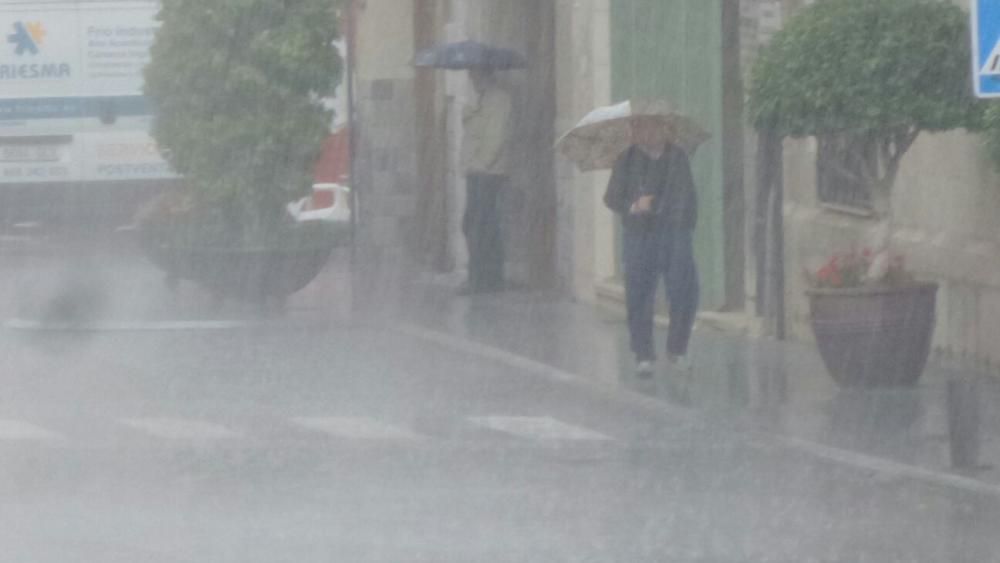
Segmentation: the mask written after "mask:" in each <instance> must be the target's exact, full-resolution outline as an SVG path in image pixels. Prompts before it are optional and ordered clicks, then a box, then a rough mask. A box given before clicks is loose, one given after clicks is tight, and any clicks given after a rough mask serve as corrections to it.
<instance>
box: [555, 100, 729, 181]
mask: <svg viewBox="0 0 1000 563" xmlns="http://www.w3.org/2000/svg"><path fill="white" fill-rule="evenodd" d="M636 118H644V119H652V120H654V121H656V122H658V123H660V124H661V126H662V127H663V128H664V132H665V133H666V138H667V140H669V141H670V142H671V143H673V144H675V145H677V146H679V147H681V148H682V149H684V150H685V151H686V152H687V153H688V154H689V155H690V154H694V151H695V150H696V149H697V148H698V147H699V146H701V144H702V143H704V142H705V141H707V140H708V139H709V138H710V137H711V136H710V135H709V134H708V133H707V132H706V131H705V130H704V129H702V127H701V126H700V125H698V124H697V123H695V121H694V120H692V119H691V118H689V117H687V116H685V115H683V114H681V113H680V112H678V111H676V110H674V108H673V106H672V104H670V102H668V101H666V100H648V101H646V100H629V101H626V102H622V103H620V104H615V105H612V106H605V107H600V108H597V109H595V110H593V111H591V112H590V113H589V114H587V116H586V117H584V118H583V119H582V120H581V121H580V123H578V124H577V125H576V127H574V128H573V129H571V130H570V131H569V132H568V133H566V134H565V135H563V136H562V138H560V139H559V141H558V142H557V143H556V146H557V147H558V148H559V150H560V151H562V153H563V154H564V155H565V156H566V157H567V158H569V159H570V160H572V161H573V162H575V163H576V165H577V166H578V167H579V168H580V170H581V171H583V172H589V171H591V170H602V169H607V168H611V167H612V166H614V164H615V161H616V160H618V157H619V156H620V155H621V154H622V153H623V152H624V151H625V149H627V148H628V147H629V146H630V145H631V144H632V128H631V122H632V120H633V119H636Z"/></svg>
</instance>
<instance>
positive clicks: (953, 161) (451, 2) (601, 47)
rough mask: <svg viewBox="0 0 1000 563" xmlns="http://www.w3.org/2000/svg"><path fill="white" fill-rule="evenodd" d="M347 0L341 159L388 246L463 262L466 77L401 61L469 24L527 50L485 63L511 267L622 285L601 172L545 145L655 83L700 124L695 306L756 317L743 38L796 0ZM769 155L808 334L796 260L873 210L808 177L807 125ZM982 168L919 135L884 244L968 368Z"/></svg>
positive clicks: (870, 222) (986, 227)
mask: <svg viewBox="0 0 1000 563" xmlns="http://www.w3.org/2000/svg"><path fill="white" fill-rule="evenodd" d="M956 1H960V2H963V3H964V2H965V1H966V0H956ZM356 2H358V3H359V4H360V5H361V8H360V9H359V11H358V26H357V27H358V39H357V40H358V46H357V56H358V61H357V67H356V72H357V77H358V80H357V88H356V91H357V95H356V98H357V104H356V105H357V115H358V118H359V121H360V124H361V125H360V128H359V129H360V133H359V137H360V138H361V140H360V141H359V143H358V145H359V148H360V151H359V155H358V160H359V161H360V163H361V164H362V168H363V169H364V170H367V172H364V173H362V174H361V176H362V177H361V178H359V181H360V182H361V183H362V184H363V185H362V186H361V189H362V190H363V192H362V193H364V194H365V198H364V202H365V203H364V205H365V206H367V208H368V210H369V215H370V221H371V225H370V227H372V228H371V229H370V230H371V231H372V232H374V233H377V234H378V238H380V239H384V241H386V245H387V246H388V241H391V240H396V241H402V243H403V245H404V246H406V245H409V246H408V248H409V250H408V251H407V253H406V254H407V255H408V256H410V257H411V258H416V260H417V262H419V263H420V264H421V265H423V266H424V267H426V268H429V269H432V270H436V271H460V270H461V269H462V267H463V263H464V248H463V244H462V238H461V235H460V232H459V228H458V226H459V217H460V213H461V209H462V205H463V193H464V185H463V178H462V174H461V171H460V170H459V163H458V153H459V148H460V146H461V137H462V131H461V120H460V111H461V106H462V104H463V103H465V101H466V100H467V99H468V96H469V86H468V83H467V80H466V78H465V76H464V75H463V74H462V73H452V72H440V71H433V70H422V69H421V70H417V69H414V68H412V66H411V65H410V61H411V60H412V57H413V54H414V52H415V51H416V50H418V49H420V48H423V47H427V46H430V45H432V44H435V43H438V42H442V41H454V40H461V39H466V38H471V39H477V40H481V41H484V42H488V43H492V44H496V45H500V46H505V47H511V48H514V49H518V50H520V51H521V52H523V53H525V55H526V56H527V57H528V58H529V60H530V61H531V64H530V65H529V67H528V68H527V69H525V70H520V71H514V72H510V73H505V75H504V79H503V85H504V87H505V88H507V89H509V91H510V92H511V94H512V96H513V98H514V101H515V105H516V107H517V108H518V110H517V112H516V114H517V115H516V117H515V120H516V124H515V126H514V130H515V133H514V137H515V143H514V150H515V160H516V161H517V162H518V163H519V171H518V173H517V174H515V176H514V177H513V178H512V182H511V184H512V185H511V189H510V191H509V193H508V196H507V198H506V203H505V217H506V219H505V222H506V227H507V228H506V232H507V233H508V246H509V248H510V249H511V256H510V269H511V272H512V276H513V277H514V278H515V280H516V281H519V282H522V283H524V284H525V285H527V286H528V287H553V286H555V287H560V288H562V289H564V290H566V291H567V292H570V293H572V295H573V296H574V297H576V298H578V299H581V300H583V301H588V302H597V301H616V300H620V299H621V296H622V293H623V291H622V284H621V279H620V267H619V265H618V264H619V250H618V248H617V247H618V243H617V241H618V233H617V225H616V220H615V218H614V217H613V216H612V214H611V213H610V212H609V211H607V210H606V209H605V208H604V206H603V204H602V203H601V198H602V196H603V192H604V188H605V186H606V183H607V180H608V173H607V172H596V173H587V174H582V173H580V172H578V171H577V170H576V169H575V167H574V166H573V164H572V163H570V162H567V161H566V160H565V159H563V158H561V157H560V156H559V155H558V154H557V153H556V151H555V150H554V149H553V143H554V141H555V139H557V138H558V136H559V135H560V134H562V133H563V132H565V131H567V130H569V129H570V128H571V127H572V126H573V125H574V124H575V123H576V122H577V121H578V120H579V119H580V118H582V117H583V116H584V115H585V114H586V113H587V112H588V111H589V110H591V109H593V108H594V107H597V106H602V105H607V104H610V103H614V102H618V101H622V100H625V99H629V98H633V97H640V98H656V97H664V98H667V99H669V100H670V101H671V102H673V103H674V105H676V106H678V107H679V108H680V109H681V110H682V111H684V112H686V113H688V114H690V115H691V116H693V117H694V118H695V119H697V120H698V121H699V122H700V123H702V125H703V126H704V127H705V128H706V129H707V130H708V131H709V132H710V133H711V134H712V138H711V140H710V141H709V142H708V143H706V144H705V145H704V146H703V147H702V148H700V149H699V150H698V152H697V153H696V154H695V155H694V157H693V159H692V165H693V168H694V172H695V176H696V182H697V184H698V189H699V200H700V207H701V221H700V224H699V227H698V231H697V234H696V252H697V258H698V262H699V266H700V269H701V273H702V280H703V285H704V289H705V291H704V302H703V309H704V310H705V311H706V313H708V315H707V316H709V317H711V315H712V314H713V313H724V316H726V317H727V319H729V320H734V321H735V322H737V324H741V325H744V326H754V325H755V319H756V318H757V315H758V313H759V312H760V310H761V309H760V307H759V304H760V302H761V299H762V297H763V296H762V295H761V290H760V289H758V287H759V286H760V284H759V283H758V281H759V280H761V279H762V272H761V269H762V268H763V267H765V265H764V264H763V263H762V262H760V261H759V260H758V256H759V255H760V252H759V251H760V249H761V247H762V245H764V244H767V241H765V240H762V235H761V231H760V228H759V227H760V218H762V217H763V216H764V214H765V211H766V210H765V209H763V206H764V205H765V203H766V202H764V201H758V200H759V199H760V198H759V197H758V196H759V190H758V189H757V186H756V183H757V182H756V177H757V171H758V166H757V160H758V154H757V140H756V135H755V132H754V131H753V130H752V129H751V128H750V127H748V126H747V125H746V123H747V120H746V118H745V115H744V109H743V106H744V98H745V91H746V90H745V88H744V83H745V80H746V76H747V75H748V71H749V69H750V68H752V65H753V62H754V60H755V58H756V56H757V53H758V51H759V49H760V48H761V46H763V45H765V44H766V43H767V41H768V40H769V39H770V37H771V36H772V35H773V34H774V33H775V32H776V31H777V30H779V29H780V27H781V25H782V24H783V22H785V21H787V19H788V18H789V17H792V16H793V15H794V13H795V11H796V10H798V9H801V8H802V7H803V6H804V5H806V4H809V3H811V2H810V1H809V0H629V1H628V2H624V1H618V0H408V1H406V2H399V1H396V0H356ZM783 153H784V154H783V157H784V158H783V162H784V165H783V168H784V176H783V185H784V202H783V206H782V209H781V216H782V218H783V224H784V225H783V229H782V231H781V232H780V233H779V235H780V237H779V239H780V240H779V242H780V244H779V245H778V247H779V249H781V250H782V257H783V260H780V261H779V262H778V263H779V264H781V265H782V266H783V267H782V269H781V274H782V277H783V282H784V283H783V286H784V290H783V291H782V292H781V295H782V301H783V303H782V304H783V307H781V308H780V311H781V312H782V320H783V321H784V324H785V325H786V326H787V327H788V333H789V334H790V335H791V336H793V337H795V338H801V339H809V338H811V334H810V331H809V327H808V303H807V301H806V298H805V293H804V291H805V289H806V287H805V279H804V276H803V272H804V271H805V270H806V269H807V268H810V267H812V265H813V264H814V262H815V261H816V260H818V259H820V258H822V257H823V256H825V255H827V254H829V253H830V252H834V251H837V250H839V249H846V248H850V247H851V246H852V245H859V244H863V242H864V240H865V238H866V236H867V234H868V232H869V231H870V230H871V228H872V227H873V226H874V225H875V220H874V219H873V217H872V216H871V215H870V214H869V213H867V212H866V211H865V210H864V209H863V208H859V207H858V206H857V205H854V206H853V207H852V205H851V203H852V202H853V201H854V200H851V199H850V198H848V197H846V196H845V194H843V193H839V194H838V192H837V189H834V190H833V191H831V189H830V188H829V187H824V186H822V185H820V184H822V182H818V181H817V178H818V174H817V150H816V143H815V142H814V141H811V140H789V141H786V142H785V146H784V150H783ZM998 180H1000V178H998V177H997V175H996V174H995V173H994V172H993V170H992V167H991V165H990V163H988V162H987V161H986V159H985V157H984V156H983V154H982V150H981V149H980V147H979V140H978V139H977V138H976V137H974V136H972V135H969V134H966V133H963V132H953V133H947V134H941V135H924V136H922V137H921V138H920V139H919V140H918V142H917V143H916V145H915V146H914V147H913V148H912V149H911V152H910V153H909V154H908V156H907V157H906V159H905V160H904V164H903V170H902V172H901V174H900V177H899V181H898V185H897V188H898V189H897V190H896V192H895V194H894V197H895V199H896V201H895V209H897V210H898V215H897V216H898V220H899V224H900V226H901V227H902V228H901V229H900V230H899V232H898V234H897V239H898V240H897V244H898V247H899V248H900V249H901V250H902V251H903V252H905V253H906V255H907V256H908V258H909V262H910V265H911V267H912V268H913V269H914V270H915V271H916V272H917V273H918V274H919V275H920V276H921V277H925V278H929V279H933V280H936V281H939V282H941V283H942V291H941V294H940V297H939V312H938V317H939V322H938V331H937V334H936V337H935V343H936V348H937V350H938V351H939V352H941V353H947V354H955V355H958V356H963V357H966V358H968V359H973V360H976V361H979V362H981V363H983V364H984V365H990V364H991V363H992V364H993V365H996V364H1000V346H995V345H994V343H995V342H997V340H996V336H995V335H996V334H1000V260H997V259H996V257H997V256H998V255H1000V224H998V223H997V222H995V221H994V220H993V218H994V217H996V216H997V215H998V212H1000V181H998ZM847 195H850V194H847ZM845 202H846V203H847V204H846V205H845ZM854 203H856V202H854Z"/></svg>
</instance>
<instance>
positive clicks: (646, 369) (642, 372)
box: [635, 361, 654, 378]
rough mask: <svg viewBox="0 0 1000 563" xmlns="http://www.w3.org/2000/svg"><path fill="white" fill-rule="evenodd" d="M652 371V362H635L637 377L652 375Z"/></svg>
mask: <svg viewBox="0 0 1000 563" xmlns="http://www.w3.org/2000/svg"><path fill="white" fill-rule="evenodd" d="M653 371H654V366H653V362H649V361H642V362H639V363H638V364H636V366H635V374H636V375H637V376H639V377H643V378H645V377H652V376H653Z"/></svg>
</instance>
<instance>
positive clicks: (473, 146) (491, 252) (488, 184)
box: [462, 68, 511, 293]
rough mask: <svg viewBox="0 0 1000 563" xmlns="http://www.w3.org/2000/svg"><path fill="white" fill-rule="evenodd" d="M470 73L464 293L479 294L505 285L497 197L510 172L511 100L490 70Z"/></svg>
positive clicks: (465, 122) (464, 152) (465, 156)
mask: <svg viewBox="0 0 1000 563" xmlns="http://www.w3.org/2000/svg"><path fill="white" fill-rule="evenodd" d="M469 78H470V80H471V81H472V87H473V90H474V91H475V94H476V101H475V103H473V104H471V105H469V106H467V107H466V108H465V112H464V115H463V121H462V123H463V125H464V131H465V136H464V139H463V143H462V149H463V150H462V155H463V158H462V162H463V165H464V168H465V182H466V188H465V189H466V198H465V214H464V216H463V218H462V233H463V234H464V235H465V241H466V245H467V247H468V250H469V279H468V281H467V282H466V285H465V286H464V287H463V292H465V293H481V292H490V291H499V290H501V289H503V285H504V246H503V234H502V232H501V229H500V209H499V201H500V196H501V193H502V192H503V190H504V187H505V186H506V185H507V177H508V175H509V169H508V167H509V166H510V162H509V156H508V142H509V136H510V134H509V132H510V116H511V99H510V95H509V94H507V92H505V91H504V90H503V89H502V88H500V87H499V85H498V83H497V79H496V74H494V72H493V71H492V70H491V69H487V68H473V69H470V70H469Z"/></svg>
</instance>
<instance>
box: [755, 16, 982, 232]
mask: <svg viewBox="0 0 1000 563" xmlns="http://www.w3.org/2000/svg"><path fill="white" fill-rule="evenodd" d="M967 22H968V16H967V14H966V13H965V12H964V11H963V10H962V9H961V8H959V7H957V6H955V5H954V4H953V3H952V2H951V1H949V0H821V1H820V2H817V3H816V4H814V5H812V6H810V7H808V8H805V9H803V10H802V11H801V12H800V13H799V14H797V15H796V16H795V17H794V18H792V19H791V20H790V21H789V23H788V25H787V26H786V27H785V28H784V29H782V30H781V31H780V32H779V33H778V34H777V35H776V36H775V38H774V40H773V42H772V43H771V44H770V45H769V46H768V47H766V48H765V49H764V50H763V52H762V54H761V57H760V58H759V60H758V61H757V63H756V64H755V66H754V68H753V70H752V76H751V86H750V115H751V120H752V122H753V124H754V126H755V127H756V128H757V129H758V130H761V131H771V132H773V133H776V134H777V135H778V136H779V137H787V136H791V137H804V136H816V137H818V138H820V140H824V139H839V140H840V141H842V145H844V146H847V147H850V149H851V150H854V151H858V152H859V153H860V154H858V155H857V157H856V158H854V159H853V160H854V161H855V162H864V163H865V164H864V165H863V166H859V167H857V168H858V169H857V170H852V171H849V172H851V173H853V174H856V175H857V176H858V177H859V179H860V180H861V181H862V182H863V183H864V185H867V186H868V187H869V188H870V189H871V190H872V195H873V200H874V201H875V203H876V209H877V210H878V211H879V212H880V213H882V214H883V216H885V217H886V218H888V217H890V216H891V197H890V195H891V194H890V191H891V188H892V186H893V184H894V183H895V179H896V175H897V173H898V171H899V166H900V163H901V161H902V158H903V156H904V154H905V153H906V151H907V150H908V149H909V148H910V146H911V145H912V144H913V142H914V141H915V140H916V138H917V136H918V135H920V133H921V132H924V131H944V130H949V129H956V128H962V127H965V128H969V129H975V128H978V127H979V126H980V125H981V118H982V106H981V104H979V103H978V102H977V101H976V100H975V98H974V97H973V95H972V92H971V86H970V85H971V77H970V65H969V60H970V59H969V57H970V42H969V37H968V33H969V31H968V25H967ZM844 141H846V142H844Z"/></svg>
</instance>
